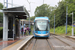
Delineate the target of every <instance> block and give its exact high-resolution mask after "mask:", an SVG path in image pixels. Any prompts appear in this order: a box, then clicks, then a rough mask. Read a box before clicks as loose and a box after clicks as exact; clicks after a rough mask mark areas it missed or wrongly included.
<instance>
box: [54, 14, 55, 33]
mask: <svg viewBox="0 0 75 50" xmlns="http://www.w3.org/2000/svg"><path fill="white" fill-rule="evenodd" d="M54 34H55V14H54Z"/></svg>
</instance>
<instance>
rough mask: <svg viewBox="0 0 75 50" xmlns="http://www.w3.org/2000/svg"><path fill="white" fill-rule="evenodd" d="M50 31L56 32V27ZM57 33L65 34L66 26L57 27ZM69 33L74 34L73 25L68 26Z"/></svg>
mask: <svg viewBox="0 0 75 50" xmlns="http://www.w3.org/2000/svg"><path fill="white" fill-rule="evenodd" d="M73 28H74V34H75V27H73ZM50 32H54V28H52V29H50ZM55 33H56V34H59V35H62V34H63V35H64V34H65V33H66V26H59V27H56V28H55ZM67 33H68V35H72V26H70V25H68V26H67Z"/></svg>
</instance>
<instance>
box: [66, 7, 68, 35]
mask: <svg viewBox="0 0 75 50" xmlns="http://www.w3.org/2000/svg"><path fill="white" fill-rule="evenodd" d="M67 17H68V6H66V34H67Z"/></svg>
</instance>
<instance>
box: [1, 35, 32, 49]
mask: <svg viewBox="0 0 75 50" xmlns="http://www.w3.org/2000/svg"><path fill="white" fill-rule="evenodd" d="M32 37H33V35H29V36H25V37H21V38H19V39H15V40H14V41H13V40H10V41H2V42H0V50H19V49H20V48H21V47H22V46H23V45H25V44H26V43H27V42H28V41H29V40H30V39H31V38H32Z"/></svg>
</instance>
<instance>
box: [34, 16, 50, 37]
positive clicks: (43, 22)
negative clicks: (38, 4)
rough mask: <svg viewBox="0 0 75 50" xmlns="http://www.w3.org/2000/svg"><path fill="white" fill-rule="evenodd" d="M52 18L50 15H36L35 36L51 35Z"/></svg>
mask: <svg viewBox="0 0 75 50" xmlns="http://www.w3.org/2000/svg"><path fill="white" fill-rule="evenodd" d="M49 23H50V20H49V18H48V17H36V18H35V19H34V31H33V34H34V37H46V38H48V37H49V36H50V25H49Z"/></svg>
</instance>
